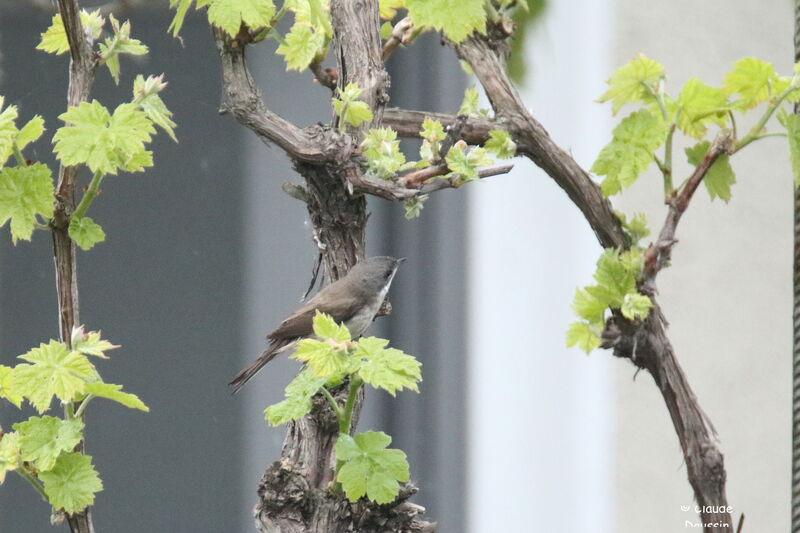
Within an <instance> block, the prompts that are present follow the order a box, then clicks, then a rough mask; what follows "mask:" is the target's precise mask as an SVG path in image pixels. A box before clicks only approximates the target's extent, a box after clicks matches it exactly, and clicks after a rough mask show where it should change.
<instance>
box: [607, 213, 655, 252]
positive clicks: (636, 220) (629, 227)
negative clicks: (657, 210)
mask: <svg viewBox="0 0 800 533" xmlns="http://www.w3.org/2000/svg"><path fill="white" fill-rule="evenodd" d="M615 214H616V215H617V216H618V217H619V219H620V222H622V229H624V230H625V232H626V233H627V234H628V236H629V237H630V239H631V242H632V243H634V244H636V243H637V242H639V240H641V239H644V238H645V237H647V236H648V235H650V228H648V227H647V217H646V216H645V214H644V213H634V214H633V217H631V219H630V220H628V218H627V217H626V216H625V214H624V213H620V212H615Z"/></svg>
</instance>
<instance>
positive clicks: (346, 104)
mask: <svg viewBox="0 0 800 533" xmlns="http://www.w3.org/2000/svg"><path fill="white" fill-rule="evenodd" d="M359 96H361V88H360V87H359V86H358V85H356V84H355V83H353V82H350V83H348V84H347V86H346V87H345V88H344V90H342V89H339V98H333V99H332V100H331V104H332V105H333V110H334V111H335V112H336V116H338V117H339V118H340V119H341V120H342V122H344V123H346V124H350V125H351V126H355V127H358V126H360V125H361V124H363V123H364V122H369V121H371V120H372V111H371V110H370V108H369V106H368V105H367V103H366V102H361V101H359V100H358V97H359Z"/></svg>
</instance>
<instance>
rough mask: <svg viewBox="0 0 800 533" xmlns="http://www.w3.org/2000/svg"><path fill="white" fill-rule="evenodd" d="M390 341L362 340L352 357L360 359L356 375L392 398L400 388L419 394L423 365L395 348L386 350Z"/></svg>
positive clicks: (372, 338)
mask: <svg viewBox="0 0 800 533" xmlns="http://www.w3.org/2000/svg"><path fill="white" fill-rule="evenodd" d="M388 344H389V341H388V340H386V339H379V338H377V337H364V338H361V339H360V340H359V341H358V344H357V346H356V350H355V353H354V354H353V355H354V356H355V357H358V358H360V359H362V360H363V361H362V363H361V364H360V365H359V369H358V375H359V376H361V378H362V379H363V380H364V382H365V383H369V384H370V385H372V386H373V387H375V388H376V389H383V390H385V391H386V392H388V393H389V394H391V395H392V396H394V395H395V394H396V393H397V391H399V390H402V389H409V390H413V391H414V392H419V388H418V386H417V384H418V383H419V382H420V381H422V372H421V371H420V367H421V366H422V363H420V362H419V361H417V360H416V359H415V358H414V357H412V356H410V355H408V354H405V353H403V352H402V351H400V350H397V349H395V348H386V346H387V345H388Z"/></svg>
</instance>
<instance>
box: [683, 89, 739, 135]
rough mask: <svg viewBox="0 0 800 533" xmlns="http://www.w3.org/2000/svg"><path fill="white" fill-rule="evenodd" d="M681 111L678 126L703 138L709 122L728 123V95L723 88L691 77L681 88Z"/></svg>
mask: <svg viewBox="0 0 800 533" xmlns="http://www.w3.org/2000/svg"><path fill="white" fill-rule="evenodd" d="M677 103H678V106H679V107H680V110H681V113H680V115H679V116H678V128H680V129H681V131H683V132H684V133H686V134H687V135H691V136H692V137H694V138H695V139H702V138H703V136H705V134H706V131H708V128H707V126H708V124H710V123H715V124H718V125H720V126H725V125H726V124H727V123H728V115H727V112H728V109H730V105H729V104H728V95H727V94H725V91H723V90H722V89H717V88H715V87H711V86H709V85H706V84H705V83H703V82H702V81H700V80H698V79H697V78H691V79H690V80H689V81H687V82H686V83H685V84H684V86H683V88H682V89H681V94H680V95H678V100H677Z"/></svg>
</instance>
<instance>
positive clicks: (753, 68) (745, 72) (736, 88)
mask: <svg viewBox="0 0 800 533" xmlns="http://www.w3.org/2000/svg"><path fill="white" fill-rule="evenodd" d="M779 84H780V79H779V77H778V74H777V72H775V67H773V66H772V63H768V62H766V61H761V60H760V59H757V58H755V57H744V58H742V59H740V60H738V61H736V62H735V63H734V64H733V70H731V71H730V72H729V73H728V74H727V75H726V76H725V81H723V82H722V86H723V88H724V89H725V92H726V93H728V94H736V95H738V97H739V98H738V99H737V100H736V101H735V102H734V103H733V106H734V107H736V108H738V109H741V110H743V111H744V110H747V109H752V108H754V107H755V106H757V105H758V104H760V103H761V102H766V101H767V100H769V99H770V98H771V97H772V96H774V94H775V92H777V87H778V85H779Z"/></svg>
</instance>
